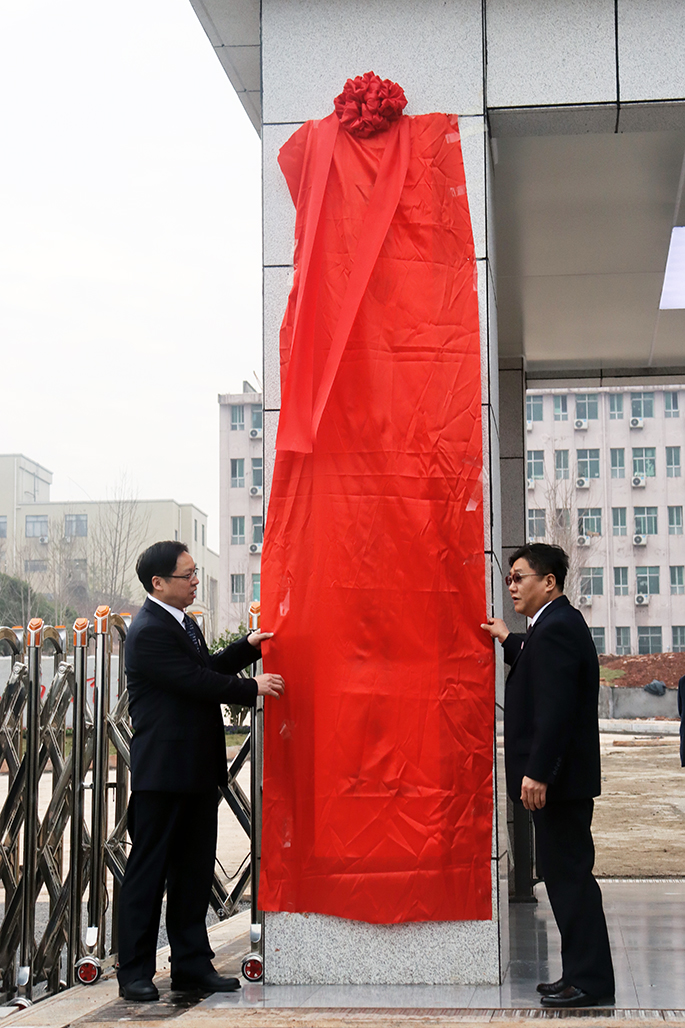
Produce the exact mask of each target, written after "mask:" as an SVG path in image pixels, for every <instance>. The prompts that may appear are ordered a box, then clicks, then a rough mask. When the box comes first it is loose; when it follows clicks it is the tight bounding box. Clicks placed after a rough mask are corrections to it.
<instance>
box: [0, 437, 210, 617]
mask: <svg viewBox="0 0 685 1028" xmlns="http://www.w3.org/2000/svg"><path fill="white" fill-rule="evenodd" d="M51 484H52V472H50V471H48V470H47V468H44V467H42V466H41V465H40V464H38V463H37V462H36V461H33V460H30V459H29V458H27V457H24V456H23V455H22V454H3V455H0V570H1V571H3V572H4V573H5V574H9V575H13V576H15V577H17V578H22V579H25V580H26V581H28V582H29V583H30V584H31V586H32V587H33V588H34V589H35V590H36V591H38V592H42V593H45V594H46V595H47V596H48V597H49V598H50V599H51V600H52V601H53V602H54V603H55V604H56V606H57V609H58V611H59V610H60V609H65V608H66V607H70V608H72V609H76V610H78V612H79V613H82V614H84V615H87V614H90V613H92V611H91V609H90V608H93V609H94V608H95V607H96V606H97V605H98V604H99V603H103V602H104V603H109V604H110V605H111V606H113V607H114V608H115V609H121V608H122V606H126V607H132V608H133V609H134V610H135V609H137V608H138V607H139V606H140V605H141V604H142V603H143V601H144V599H145V591H144V589H143V587H142V586H141V584H140V582H139V581H138V578H137V577H136V573H135V562H136V559H137V557H138V554H139V553H140V552H141V550H143V549H145V547H146V546H149V545H150V544H151V543H153V542H155V541H156V540H158V539H180V540H181V541H183V542H185V543H187V545H188V547H189V549H190V552H191V554H192V555H193V557H194V558H195V562H196V564H197V567H198V576H199V578H200V584H199V586H198V591H197V600H196V607H197V609H198V610H201V611H202V612H203V613H204V614H205V616H206V618H207V623H208V624H207V628H208V630H207V631H206V634H207V636H208V637H209V638H211V637H212V636H213V635H215V634H217V626H216V612H217V606H218V591H219V590H218V578H219V555H218V554H217V553H214V552H213V551H212V550H210V549H209V547H208V546H207V515H206V514H205V513H204V512H203V511H201V510H200V509H199V508H198V507H195V506H194V505H193V504H190V503H177V502H176V501H175V500H136V499H128V498H115V499H112V500H102V501H82V500H74V501H72V502H57V503H56V502H53V501H51V500H50V486H51Z"/></svg>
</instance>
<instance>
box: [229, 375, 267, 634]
mask: <svg viewBox="0 0 685 1028" xmlns="http://www.w3.org/2000/svg"><path fill="white" fill-rule="evenodd" d="M219 406H220V472H219V475H220V487H221V499H220V515H219V517H220V549H221V553H222V555H223V559H222V562H221V573H220V575H219V624H220V625H221V629H220V631H221V632H224V631H226V630H228V631H231V632H233V631H235V630H236V629H237V628H238V626H239V625H240V624H247V619H248V607H249V605H250V602H251V601H252V600H258V599H259V595H260V594H259V589H260V567H261V559H262V539H263V537H264V446H263V440H262V418H263V413H262V394H261V393H258V392H256V391H255V389H253V387H252V386H251V385H250V384H249V382H243V391H242V393H226V394H223V395H220V396H219Z"/></svg>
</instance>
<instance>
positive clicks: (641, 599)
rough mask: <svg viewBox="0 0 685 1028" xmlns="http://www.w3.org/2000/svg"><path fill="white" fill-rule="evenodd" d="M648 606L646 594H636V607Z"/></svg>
mask: <svg viewBox="0 0 685 1028" xmlns="http://www.w3.org/2000/svg"><path fill="white" fill-rule="evenodd" d="M648 605H649V596H648V595H647V593H637V594H636V596H635V606H636V607H647V606H648Z"/></svg>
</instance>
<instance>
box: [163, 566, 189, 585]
mask: <svg viewBox="0 0 685 1028" xmlns="http://www.w3.org/2000/svg"><path fill="white" fill-rule="evenodd" d="M164 577H165V578H185V580H186V582H189V581H190V579H191V578H197V568H193V570H192V571H189V572H188V574H187V575H165V576H164Z"/></svg>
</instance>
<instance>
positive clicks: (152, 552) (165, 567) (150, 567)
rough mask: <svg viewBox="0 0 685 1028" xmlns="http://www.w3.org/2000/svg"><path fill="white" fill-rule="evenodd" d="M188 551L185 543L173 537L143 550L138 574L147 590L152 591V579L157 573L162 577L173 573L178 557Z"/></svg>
mask: <svg viewBox="0 0 685 1028" xmlns="http://www.w3.org/2000/svg"><path fill="white" fill-rule="evenodd" d="M187 552H188V547H187V546H186V544H185V543H179V542H178V541H177V540H173V539H166V540H165V541H164V542H161V543H153V544H152V546H148V548H147V550H143V552H142V553H141V555H140V557H138V560H137V561H136V574H137V575H138V578H139V579H140V581H141V582H142V583H143V585H144V586H145V591H146V592H149V593H151V592H152V579H153V578H154V576H155V575H159V577H160V578H168V577H169V575H173V573H174V571H175V570H176V564H177V563H178V558H179V557H180V556H181V554H182V553H187Z"/></svg>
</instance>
